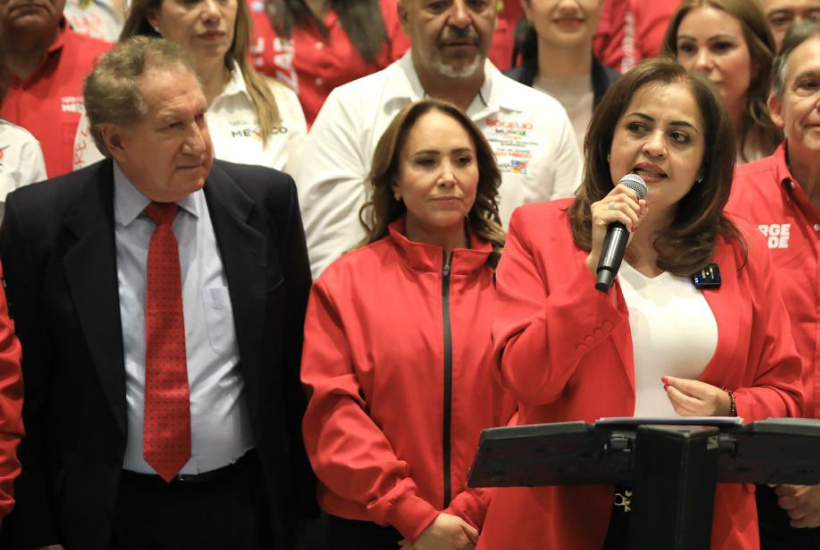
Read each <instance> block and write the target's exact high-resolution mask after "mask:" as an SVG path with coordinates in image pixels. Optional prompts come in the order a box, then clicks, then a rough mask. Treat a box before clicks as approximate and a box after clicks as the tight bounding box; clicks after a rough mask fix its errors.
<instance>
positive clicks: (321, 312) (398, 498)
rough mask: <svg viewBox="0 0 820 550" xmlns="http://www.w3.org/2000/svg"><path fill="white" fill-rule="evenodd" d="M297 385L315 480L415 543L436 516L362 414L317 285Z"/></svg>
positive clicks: (336, 323) (346, 350) (333, 316)
mask: <svg viewBox="0 0 820 550" xmlns="http://www.w3.org/2000/svg"><path fill="white" fill-rule="evenodd" d="M304 341H305V347H304V354H303V356H302V383H303V384H304V385H305V388H306V390H307V393H308V399H309V402H308V407H307V412H306V413H305V419H304V422H303V432H304V439H305V446H306V447H307V452H308V456H309V458H310V461H311V464H312V465H313V469H314V471H315V472H316V475H317V477H318V478H319V479H320V480H321V481H322V483H324V484H325V485H326V486H327V487H328V488H329V489H330V490H331V491H333V492H334V493H336V494H337V495H339V496H341V497H343V498H345V499H348V500H351V501H355V502H358V503H361V504H363V505H365V506H366V507H367V510H368V512H369V513H370V514H371V518H372V521H374V522H376V523H379V524H381V525H388V524H389V525H392V526H394V527H395V528H396V529H398V531H399V532H400V533H401V534H402V535H403V536H404V537H405V538H407V539H408V540H410V541H411V542H414V541H415V540H416V539H417V538H418V537H419V535H421V533H422V531H424V529H426V528H427V526H428V525H430V523H432V522H433V520H434V519H435V518H436V516H438V514H439V512H438V510H436V508H435V507H434V506H433V505H431V504H430V503H429V502H427V501H425V500H424V499H422V498H420V497H419V496H418V495H417V492H418V491H417V487H416V483H415V482H414V481H413V479H412V478H411V477H410V467H409V465H408V464H407V462H405V461H403V460H400V459H399V458H398V457H397V456H396V454H395V452H394V451H393V448H392V446H391V445H390V442H389V441H388V440H387V438H386V437H385V435H384V434H383V433H382V431H381V429H380V428H379V426H377V425H376V424H375V422H374V421H373V419H372V418H371V417H370V416H369V414H368V413H367V408H368V404H367V403H366V402H365V401H364V398H363V394H362V391H361V387H360V385H359V381H358V380H357V377H356V374H355V372H354V370H353V368H352V366H351V365H352V353H351V351H350V345H349V342H348V341H347V337H346V335H345V330H344V323H343V321H342V319H341V316H340V315H339V313H338V310H337V308H336V307H335V305H334V303H333V297H332V296H331V295H330V294H329V293H328V292H327V290H326V289H325V287H324V285H323V284H322V281H321V280H319V281H318V282H317V283H316V284H315V285H314V286H313V289H312V290H311V297H310V301H309V303H308V310H307V317H306V320H305V340H304Z"/></svg>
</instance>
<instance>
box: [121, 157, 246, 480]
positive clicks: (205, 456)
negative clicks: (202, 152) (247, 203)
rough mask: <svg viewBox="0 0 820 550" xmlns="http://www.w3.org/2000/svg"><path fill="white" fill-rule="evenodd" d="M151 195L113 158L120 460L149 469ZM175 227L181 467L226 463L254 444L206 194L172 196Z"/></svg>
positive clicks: (191, 469)
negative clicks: (184, 411) (184, 432)
mask: <svg viewBox="0 0 820 550" xmlns="http://www.w3.org/2000/svg"><path fill="white" fill-rule="evenodd" d="M150 202H151V201H150V199H148V198H147V197H146V196H144V195H143V194H142V193H140V192H139V191H138V190H137V189H136V188H135V187H134V186H133V185H132V184H131V183H130V182H129V181H128V178H127V177H126V176H125V174H124V173H123V172H122V170H121V169H120V168H119V166H118V165H117V164H116V163H115V164H114V221H115V230H114V232H115V238H116V248H117V277H118V282H119V295H120V317H121V318H122V332H123V344H124V350H125V375H126V388H125V389H126V402H127V411H128V440H127V445H126V450H125V460H124V464H123V467H124V468H125V469H126V470H131V471H135V472H140V473H155V472H154V470H153V468H151V466H149V465H148V464H147V463H146V462H145V460H144V459H143V456H142V451H143V445H142V434H143V413H144V389H145V284H146V277H145V270H146V264H147V260H148V245H149V242H150V240H151V235H152V234H153V232H154V228H155V224H154V222H153V221H152V220H151V219H150V218H149V217H148V216H147V215H146V214H145V213H144V212H143V210H144V209H145V207H146V206H148V204H149V203H150ZM177 204H179V206H180V209H179V212H178V213H177V216H176V219H175V220H174V225H173V231H174V235H175V236H176V238H177V241H178V243H179V258H180V269H181V274H182V303H183V308H184V312H183V315H184V319H185V349H186V352H187V359H188V382H189V387H190V396H191V459H190V460H189V461H188V463H187V464H186V465H185V466H184V467H183V468H182V470H181V471H180V473H181V474H199V473H203V472H207V471H210V470H214V469H217V468H221V467H224V466H227V465H229V464H232V463H233V462H235V461H236V460H237V459H239V458H240V457H241V456H242V455H243V454H245V452H247V451H248V450H250V449H252V448H253V447H254V445H255V440H254V436H253V433H252V428H251V423H250V417H249V412H248V407H247V399H246V398H245V394H244V391H243V390H244V383H243V379H242V375H241V372H240V369H239V366H238V363H239V350H238V348H237V343H236V332H235V328H234V322H233V310H232V307H231V299H230V295H229V293H228V287H227V280H226V278H225V271H224V269H223V266H222V260H221V257H220V254H219V248H218V247H217V244H216V238H215V235H214V231H213V226H212V224H211V218H210V214H209V212H208V206H207V203H206V201H205V194H204V193H203V192H202V191H197V192H196V193H194V194H192V195H189V196H188V197H186V198H184V199H182V200H180V201H177Z"/></svg>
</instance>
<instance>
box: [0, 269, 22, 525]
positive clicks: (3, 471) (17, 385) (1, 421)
mask: <svg viewBox="0 0 820 550" xmlns="http://www.w3.org/2000/svg"><path fill="white" fill-rule="evenodd" d="M0 277H2V268H0ZM21 357H22V354H21V350H20V342H19V341H18V340H17V338H16V337H15V336H14V323H13V322H12V321H11V319H10V318H9V314H8V307H7V304H6V293H5V292H4V291H3V290H2V289H0V521H2V519H3V518H4V517H6V516H7V515H8V514H9V512H11V509H12V508H13V507H14V498H13V496H14V491H13V489H14V487H13V484H14V480H15V478H17V476H18V475H20V461H19V460H18V459H17V447H18V446H19V444H20V439H21V438H22V437H23V421H22V412H23V375H22V372H21V370H20V360H21Z"/></svg>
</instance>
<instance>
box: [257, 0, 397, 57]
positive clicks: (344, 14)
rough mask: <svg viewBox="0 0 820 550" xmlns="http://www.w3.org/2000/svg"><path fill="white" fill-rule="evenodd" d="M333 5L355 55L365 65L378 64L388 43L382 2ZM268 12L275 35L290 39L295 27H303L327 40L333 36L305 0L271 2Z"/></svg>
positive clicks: (337, 0)
mask: <svg viewBox="0 0 820 550" xmlns="http://www.w3.org/2000/svg"><path fill="white" fill-rule="evenodd" d="M330 3H331V5H332V6H333V11H335V12H336V15H338V16H339V23H340V24H341V25H342V28H343V29H344V30H345V32H346V33H347V36H348V38H350V42H351V43H352V44H353V47H354V48H355V49H356V51H357V52H359V54H360V55H361V56H362V57H363V58H364V60H365V61H368V62H370V63H373V62H375V61H376V58H377V57H378V55H379V53H380V52H381V51H382V48H383V47H384V45H385V44H387V42H388V36H387V29H386V28H385V25H384V17H382V8H381V4H380V3H379V0H330ZM268 12H269V14H270V18H271V24H272V25H273V28H274V29H275V30H276V33H277V34H278V35H279V36H282V37H284V38H290V35H291V33H292V32H293V27H295V26H298V25H303V24H308V25H316V28H317V29H319V32H321V33H322V34H323V35H324V36H325V37H327V36H328V33H329V32H330V30H329V29H328V28H327V27H326V26H325V23H324V21H322V20H321V19H319V18H318V17H316V16H315V15H314V14H313V12H312V11H310V8H308V6H307V4H305V0H268Z"/></svg>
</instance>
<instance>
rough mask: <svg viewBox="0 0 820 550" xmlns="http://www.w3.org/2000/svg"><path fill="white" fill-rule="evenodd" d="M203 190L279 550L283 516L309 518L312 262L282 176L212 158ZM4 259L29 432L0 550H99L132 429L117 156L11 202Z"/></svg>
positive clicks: (0, 235) (288, 182)
mask: <svg viewBox="0 0 820 550" xmlns="http://www.w3.org/2000/svg"><path fill="white" fill-rule="evenodd" d="M148 162H150V161H148ZM204 190H205V197H206V200H207V203H208V209H209V211H210V215H211V219H212V222H213V226H214V232H215V234H216V240H217V245H218V246H219V250H220V253H221V255H222V262H223V265H224V269H225V274H226V277H227V280H228V287H229V293H230V297H231V302H232V304H233V314H234V323H235V326H236V338H237V342H238V347H239V355H240V363H239V364H240V368H241V372H242V375H243V378H244V381H245V391H246V393H247V400H248V404H249V407H250V411H251V422H252V423H253V428H254V430H255V433H256V434H257V437H258V445H257V450H258V456H259V458H260V461H261V469H262V473H263V476H262V477H263V479H261V480H260V483H263V484H264V487H265V488H266V490H267V494H268V495H269V496H270V498H269V502H270V503H271V510H272V517H271V522H272V527H273V532H274V537H275V540H276V542H277V543H278V547H279V548H286V547H287V544H288V539H289V529H288V526H292V525H293V521H291V520H292V519H293V517H294V516H301V515H304V516H309V515H311V514H312V513H313V511H314V509H315V503H314V502H315V501H314V479H313V475H312V472H311V470H310V466H309V463H308V461H307V458H306V456H305V452H304V447H303V445H302V440H301V419H302V414H303V411H304V395H303V392H302V390H301V387H300V384H299V362H300V358H301V348H302V326H303V321H304V312H305V307H306V303H307V295H308V290H309V287H310V267H309V264H308V258H307V251H306V248H305V239H304V233H303V229H302V222H301V217H300V214H299V206H298V202H297V198H296V188H295V185H294V183H293V180H292V179H291V178H290V177H289V176H287V175H286V174H283V173H281V172H277V171H275V170H271V169H267V168H262V167H254V166H243V165H238V164H230V163H226V162H220V161H216V162H215V163H214V166H213V169H212V171H211V174H210V176H209V177H208V180H207V182H206V184H205V189H204ZM0 256H1V257H2V262H3V267H4V270H5V281H6V284H7V292H8V297H9V303H10V310H11V311H12V315H13V316H14V319H15V322H16V328H17V333H18V335H19V338H20V340H21V342H22V344H23V350H24V351H23V353H24V358H23V374H24V381H25V402H24V411H23V418H24V421H25V425H26V431H27V437H26V439H25V441H24V443H23V445H22V447H21V450H20V456H21V460H22V463H23V474H22V475H21V477H20V478H19V479H18V480H17V483H16V484H15V496H16V497H17V506H16V508H15V510H14V512H13V513H12V514H11V515H10V516H9V517H8V518H7V520H6V522H5V524H4V537H6V539H5V543H6V545H8V546H10V547H31V546H39V545H46V544H55V543H61V544H63V545H64V546H66V547H67V548H68V549H70V550H74V549H79V550H96V549H100V550H104V549H105V550H107V548H108V545H109V541H110V536H111V524H112V517H113V512H114V507H115V503H116V497H117V489H118V483H119V479H120V473H121V471H122V463H123V455H124V452H125V445H126V426H127V423H126V402H125V365H124V358H123V343H122V328H121V322H120V309H119V294H118V283H117V266H116V252H115V243H114V215H113V163H112V161H110V160H106V161H103V162H101V163H98V164H95V165H93V166H90V167H88V168H86V169H84V170H81V171H79V172H74V173H72V174H68V175H66V176H63V177H60V178H56V179H53V180H49V181H46V182H43V183H41V184H36V185H31V186H28V187H24V188H22V189H20V190H18V191H15V192H14V193H12V194H11V195H9V197H8V199H7V202H6V214H5V220H4V223H3V228H2V231H1V232H0ZM4 547H5V546H4Z"/></svg>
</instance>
